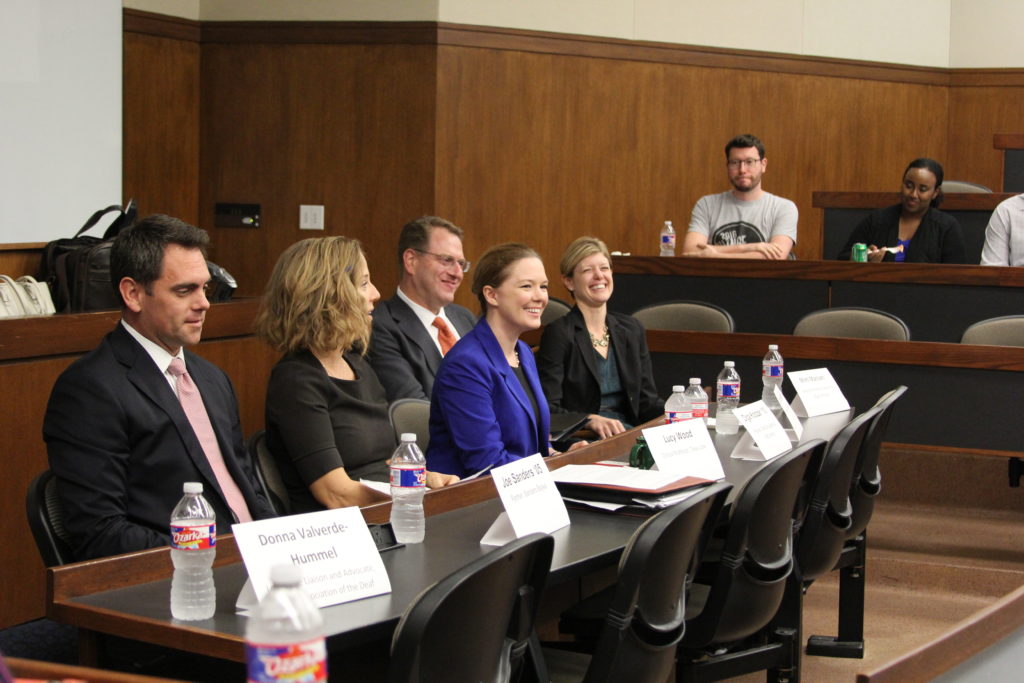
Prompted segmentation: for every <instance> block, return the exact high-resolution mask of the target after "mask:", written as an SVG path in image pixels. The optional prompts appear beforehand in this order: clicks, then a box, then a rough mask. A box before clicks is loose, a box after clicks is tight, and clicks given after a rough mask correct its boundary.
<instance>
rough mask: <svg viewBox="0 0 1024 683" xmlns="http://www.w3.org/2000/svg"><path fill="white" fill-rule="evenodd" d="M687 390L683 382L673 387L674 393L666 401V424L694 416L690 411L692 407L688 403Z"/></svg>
mask: <svg viewBox="0 0 1024 683" xmlns="http://www.w3.org/2000/svg"><path fill="white" fill-rule="evenodd" d="M685 391H686V387H684V386H683V385H682V384H677V385H675V386H674V387H672V395H671V396H669V397H668V400H667V401H665V424H668V423H670V422H682V421H683V420H689V419H690V418H692V417H693V413H692V412H690V408H689V406H688V405H687V404H686V396H685V394H684V392H685Z"/></svg>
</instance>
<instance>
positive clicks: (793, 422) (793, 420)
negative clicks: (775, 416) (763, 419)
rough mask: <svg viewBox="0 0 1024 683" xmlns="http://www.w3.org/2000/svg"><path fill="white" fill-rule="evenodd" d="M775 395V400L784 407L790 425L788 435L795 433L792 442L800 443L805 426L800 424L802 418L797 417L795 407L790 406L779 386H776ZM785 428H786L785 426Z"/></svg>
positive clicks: (784, 413) (787, 430) (787, 428)
mask: <svg viewBox="0 0 1024 683" xmlns="http://www.w3.org/2000/svg"><path fill="white" fill-rule="evenodd" d="M774 394H775V400H776V401H778V402H779V405H780V406H782V414H783V415H785V416H786V423H788V424H789V427H786V434H787V435H789V433H790V432H793V435H792V436H790V437H789V438H790V441H800V437H801V436H803V435H804V426H803V424H801V423H800V418H799V417H797V414H796V411H795V410H793V406H791V405H789V401H787V400H786V397H785V396H784V395H783V394H782V387H780V386H779V385H778V384H776V385H775V390H774ZM780 422H781V420H780ZM783 426H784V427H785V425H783Z"/></svg>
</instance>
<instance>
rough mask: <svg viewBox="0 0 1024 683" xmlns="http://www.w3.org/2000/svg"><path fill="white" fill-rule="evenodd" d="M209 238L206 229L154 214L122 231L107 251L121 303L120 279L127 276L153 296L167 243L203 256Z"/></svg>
mask: <svg viewBox="0 0 1024 683" xmlns="http://www.w3.org/2000/svg"><path fill="white" fill-rule="evenodd" d="M209 243H210V236H209V235H207V234H206V231H205V230H201V229H199V228H197V227H195V226H193V225H189V224H188V223H186V222H185V221H183V220H180V219H177V218H172V217H170V216H165V215H163V214H159V213H158V214H153V215H152V216H146V217H145V218H142V219H140V220H138V221H136V222H135V223H133V224H132V225H131V226H130V227H128V228H125V229H123V230H121V232H120V233H118V235H117V237H115V238H114V244H113V246H112V247H111V249H110V284H111V285H113V287H114V295H115V296H116V297H117V299H118V300H119V301H120V300H121V280H122V279H124V278H126V277H130V278H131V279H133V280H135V281H136V282H137V283H139V284H140V285H142V288H143V289H144V290H145V291H146V294H152V293H153V283H154V282H156V281H157V280H159V279H160V275H161V273H163V269H164V250H165V249H166V248H167V245H169V244H177V245H178V246H180V247H184V248H185V249H199V250H200V251H202V252H203V257H204V258H205V257H206V245H208V244H209Z"/></svg>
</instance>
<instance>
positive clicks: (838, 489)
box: [796, 406, 882, 582]
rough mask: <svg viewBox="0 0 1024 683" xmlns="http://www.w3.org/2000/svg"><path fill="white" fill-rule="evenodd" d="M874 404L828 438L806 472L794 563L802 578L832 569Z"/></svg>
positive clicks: (845, 531)
mask: <svg viewBox="0 0 1024 683" xmlns="http://www.w3.org/2000/svg"><path fill="white" fill-rule="evenodd" d="M880 412H882V409H881V408H880V407H878V406H874V407H872V408H871V409H870V410H868V411H866V412H864V413H862V414H860V415H858V416H857V417H855V418H854V419H853V420H851V421H850V423H849V424H847V425H846V426H845V427H843V429H842V430H841V431H840V432H839V433H838V434H836V435H835V437H833V438H832V441H831V442H830V443H829V445H828V450H826V451H825V455H824V457H823V458H822V460H821V465H820V467H819V468H818V470H817V471H816V472H808V474H807V481H808V487H809V497H808V500H807V508H806V510H804V511H803V512H802V513H801V515H802V519H801V520H800V523H799V524H800V525H799V530H798V532H797V538H796V566H797V569H798V570H799V572H800V573H799V575H798V576H799V578H800V579H802V580H803V581H804V582H808V581H813V580H814V579H816V578H818V577H819V576H822V575H823V574H827V573H828V572H830V571H832V568H833V567H835V565H836V560H838V559H839V556H840V555H841V554H842V552H843V546H844V545H845V544H846V539H847V538H848V537H849V531H850V527H851V526H852V525H853V507H852V504H851V503H850V488H851V486H852V485H853V478H854V470H855V468H856V466H857V460H858V458H859V456H860V453H861V448H862V446H863V443H864V437H865V435H866V434H867V432H868V430H869V428H870V427H871V424H872V423H873V422H874V420H875V417H876V416H877V415H878V414H879V413H880Z"/></svg>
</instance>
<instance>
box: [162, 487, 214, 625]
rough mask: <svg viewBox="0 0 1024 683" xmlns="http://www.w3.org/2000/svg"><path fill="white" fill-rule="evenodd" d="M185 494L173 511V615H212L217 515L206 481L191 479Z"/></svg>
mask: <svg viewBox="0 0 1024 683" xmlns="http://www.w3.org/2000/svg"><path fill="white" fill-rule="evenodd" d="M184 490H185V495H184V496H182V497H181V500H180V501H178V504H177V505H175V506H174V511H173V512H172V513H171V562H173V563H174V575H173V576H172V577H171V616H172V617H174V618H175V619H182V620H185V621H195V620H197V619H209V618H210V617H212V616H213V612H214V610H215V609H216V607H217V590H216V587H215V586H214V585H213V558H214V556H215V555H216V554H217V519H216V514H215V513H214V511H213V508H212V507H211V506H210V504H209V503H208V502H207V501H206V499H205V498H203V485H202V483H200V482H198V481H187V482H185V486H184Z"/></svg>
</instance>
